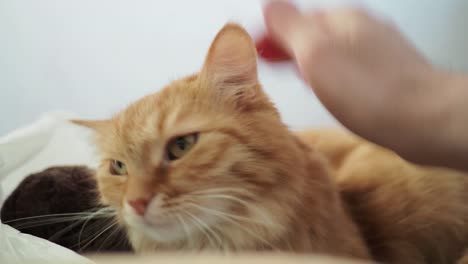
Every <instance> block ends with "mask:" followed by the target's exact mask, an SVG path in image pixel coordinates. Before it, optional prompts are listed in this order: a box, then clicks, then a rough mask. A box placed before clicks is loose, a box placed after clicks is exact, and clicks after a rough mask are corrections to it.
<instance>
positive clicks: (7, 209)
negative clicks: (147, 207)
mask: <svg viewBox="0 0 468 264" xmlns="http://www.w3.org/2000/svg"><path fill="white" fill-rule="evenodd" d="M97 200H98V198H97V190H96V182H95V180H94V171H93V170H91V169H89V168H87V167H84V166H64V167H51V168H48V169H46V170H44V171H41V172H38V173H34V174H32V175H29V176H28V177H26V178H25V179H24V180H23V181H22V182H21V183H20V184H19V186H18V187H17V188H16V189H15V191H14V192H13V193H12V194H11V195H10V196H9V197H8V199H7V200H6V201H5V203H4V205H3V207H2V210H1V219H2V222H3V223H4V224H8V225H10V226H12V227H14V228H16V229H17V230H19V231H21V232H23V233H26V234H30V235H34V236H37V237H41V238H44V239H47V240H49V241H51V242H54V243H56V244H59V245H61V246H63V247H66V248H69V249H71V250H73V251H76V252H78V253H93V252H109V251H130V250H131V248H130V246H129V244H128V242H127V239H126V234H125V232H124V231H123V230H122V229H121V228H119V227H118V225H116V224H115V220H114V218H113V216H114V214H113V212H112V211H110V210H109V209H107V208H105V207H102V206H100V205H99V204H98V202H97Z"/></svg>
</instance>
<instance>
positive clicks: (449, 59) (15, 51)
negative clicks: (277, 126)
mask: <svg viewBox="0 0 468 264" xmlns="http://www.w3.org/2000/svg"><path fill="white" fill-rule="evenodd" d="M263 2H264V1H254V0H197V1H189V0H171V1H169V0H166V1H162V0H139V1H129V0H127V1H121V0H79V1H71V0H41V1H37V0H0V120H1V122H0V136H2V135H4V134H6V133H8V132H9V131H12V130H13V129H15V128H18V127H21V126H24V125H27V124H28V123H30V122H32V121H34V120H36V119H37V118H38V117H39V116H41V115H42V114H43V113H46V112H51V111H66V112H71V113H75V114H77V115H80V116H82V117H86V118H103V117H108V116H110V115H112V114H113V113H115V112H117V111H118V110H120V109H122V108H123V107H125V105H127V104H128V103H130V102H132V101H134V100H136V99H137V98H139V97H141V96H143V95H145V94H148V93H151V92H154V91H157V90H158V89H160V88H162V87H163V86H164V85H166V84H167V83H169V82H170V81H171V80H174V79H177V78H179V77H182V76H184V75H187V74H190V73H193V72H195V71H197V70H198V69H199V68H200V66H201V65H202V62H203V58H204V56H205V53H206V51H207V49H208V46H209V44H210V42H211V41H212V39H213V37H214V35H215V34H216V32H217V31H218V30H219V29H220V28H221V27H222V26H223V24H224V23H226V22H227V21H234V22H238V23H241V24H242V25H244V26H245V27H246V28H247V30H248V31H250V32H251V33H252V34H256V33H258V32H260V31H261V30H262V28H263V19H262V15H261V7H262V3H263ZM296 2H297V3H298V4H299V5H300V6H301V7H303V8H314V7H321V6H330V5H337V4H342V3H350V2H351V3H355V4H359V5H362V6H365V7H367V8H369V9H371V10H374V11H375V12H376V13H377V14H379V15H383V16H386V17H388V18H389V19H391V20H393V21H394V22H395V23H396V24H397V25H398V26H399V27H400V29H401V30H402V31H403V32H404V33H405V34H406V35H407V36H408V37H409V38H410V39H411V40H412V41H413V42H414V43H415V45H416V46H417V47H418V48H419V49H420V50H421V51H422V52H423V53H424V54H425V55H426V56H427V57H428V58H429V59H430V60H431V61H433V62H434V63H435V64H437V65H440V66H441V67H445V68H448V69H451V70H457V71H466V70H468V34H467V33H468V32H467V28H468V19H466V18H465V17H466V15H465V14H466V13H467V12H468V1H466V0H444V1H426V0H393V1H381V0H367V1H365V0H363V1H332V0H323V1H313V0H308V1H306V0H304V1H296ZM259 70H260V79H261V81H262V83H263V84H264V87H265V89H266V91H267V92H268V93H269V94H270V96H271V97H272V99H273V101H274V102H275V103H276V104H277V106H278V108H279V110H280V112H281V114H282V116H283V119H284V121H285V122H286V123H287V124H288V125H290V126H291V127H293V128H301V127H306V126H326V125H331V124H334V123H335V122H334V120H333V118H332V117H331V116H330V115H329V114H328V113H327V112H326V110H325V109H324V108H323V107H322V106H321V105H320V103H319V102H318V101H317V99H316V98H315V97H314V95H313V93H312V92H311V90H310V89H308V88H307V87H305V86H304V84H303V83H302V82H301V80H300V79H298V78H297V75H296V74H295V72H294V70H293V68H292V67H291V66H290V65H276V66H272V65H266V64H264V63H261V62H260V65H259Z"/></svg>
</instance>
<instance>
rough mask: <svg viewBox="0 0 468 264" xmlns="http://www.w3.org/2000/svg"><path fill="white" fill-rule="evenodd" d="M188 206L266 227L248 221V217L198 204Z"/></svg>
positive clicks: (263, 224)
mask: <svg viewBox="0 0 468 264" xmlns="http://www.w3.org/2000/svg"><path fill="white" fill-rule="evenodd" d="M188 204H190V205H192V206H194V207H197V208H198V209H200V210H202V211H205V212H209V213H213V214H220V215H224V216H227V217H231V218H233V219H236V220H240V221H244V222H248V223H253V224H258V225H261V226H265V227H266V225H265V223H264V222H261V221H256V220H254V219H250V218H248V217H243V216H239V215H234V214H230V213H227V212H223V211H219V210H216V209H212V208H207V207H203V206H201V205H198V204H196V203H192V202H188Z"/></svg>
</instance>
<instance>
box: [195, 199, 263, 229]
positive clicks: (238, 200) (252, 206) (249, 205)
mask: <svg viewBox="0 0 468 264" xmlns="http://www.w3.org/2000/svg"><path fill="white" fill-rule="evenodd" d="M201 197H205V198H218V199H225V200H230V201H233V202H236V203H239V204H241V205H243V206H244V207H245V208H247V209H251V210H252V211H255V212H257V214H258V213H260V212H262V210H260V209H259V208H256V206H255V205H254V204H252V203H248V202H246V201H244V200H242V199H240V198H237V197H234V196H232V195H227V194H208V195H202V196H201ZM261 217H262V221H263V222H265V223H271V220H270V218H269V217H268V216H266V215H265V214H263V213H262V214H261Z"/></svg>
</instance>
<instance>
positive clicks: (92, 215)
mask: <svg viewBox="0 0 468 264" xmlns="http://www.w3.org/2000/svg"><path fill="white" fill-rule="evenodd" d="M110 212H112V214H110ZM103 213H104V214H105V213H109V216H114V215H115V214H116V212H115V210H113V209H112V208H110V207H104V208H101V209H100V210H97V211H96V212H95V213H93V214H91V215H90V216H88V219H87V220H86V221H85V222H84V223H83V226H81V229H80V232H79V234H78V244H79V245H80V249H81V236H82V235H83V230H84V228H85V226H86V224H87V223H88V222H89V221H90V220H91V219H93V218H94V217H96V216H97V215H100V214H103Z"/></svg>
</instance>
